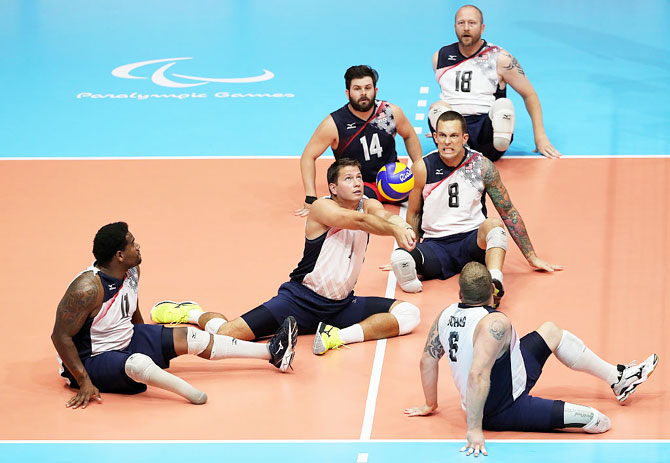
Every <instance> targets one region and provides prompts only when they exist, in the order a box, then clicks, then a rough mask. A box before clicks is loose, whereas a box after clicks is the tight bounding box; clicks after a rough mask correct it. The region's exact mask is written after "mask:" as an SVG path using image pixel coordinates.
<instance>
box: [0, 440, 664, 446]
mask: <svg viewBox="0 0 670 463" xmlns="http://www.w3.org/2000/svg"><path fill="white" fill-rule="evenodd" d="M463 440H464V439H371V440H370V442H371V443H378V444H395V443H449V442H463ZM359 442H360V440H357V439H313V440H310V439H293V440H291V439H288V440H284V439H281V440H280V439H243V440H232V439H229V440H211V439H208V440H187V439H179V440H170V441H166V440H155V439H147V440H137V439H133V440H124V439H116V440H100V439H91V440H71V439H68V440H54V439H42V440H35V439H18V440H0V445H3V444H29V445H32V444H81V445H85V444H138V445H140V444H162V445H165V444H196V445H198V444H250V445H256V444H315V443H318V444H356V443H359ZM486 442H498V443H509V444H532V443H538V444H670V439H597V440H591V439H486Z"/></svg>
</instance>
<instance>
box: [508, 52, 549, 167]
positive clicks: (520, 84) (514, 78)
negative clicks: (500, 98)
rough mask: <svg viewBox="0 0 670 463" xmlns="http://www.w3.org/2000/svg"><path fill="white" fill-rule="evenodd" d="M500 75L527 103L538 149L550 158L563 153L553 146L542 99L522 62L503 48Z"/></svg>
mask: <svg viewBox="0 0 670 463" xmlns="http://www.w3.org/2000/svg"><path fill="white" fill-rule="evenodd" d="M497 70H498V76H499V77H500V78H501V80H502V81H503V82H506V83H508V84H509V85H510V86H511V87H512V88H513V89H514V90H515V91H516V92H517V93H518V94H519V95H521V97H522V98H523V102H524V104H525V105H526V110H527V111H528V115H529V116H530V120H531V121H532V123H533V135H534V138H535V146H536V151H539V152H540V153H541V154H542V155H543V156H546V157H548V158H558V157H560V156H561V153H560V152H559V151H558V150H557V149H556V148H554V147H553V146H552V144H551V142H550V141H549V137H547V133H546V132H545V130H544V122H543V121H542V106H541V105H540V99H539V97H538V96H537V93H536V92H535V89H534V88H533V86H532V85H531V83H530V81H529V80H528V77H527V76H526V73H525V72H524V71H523V68H522V67H521V64H519V62H518V61H517V60H516V58H515V57H514V56H512V55H511V54H510V53H508V52H507V51H505V50H502V51H501V53H500V55H499V57H498V62H497Z"/></svg>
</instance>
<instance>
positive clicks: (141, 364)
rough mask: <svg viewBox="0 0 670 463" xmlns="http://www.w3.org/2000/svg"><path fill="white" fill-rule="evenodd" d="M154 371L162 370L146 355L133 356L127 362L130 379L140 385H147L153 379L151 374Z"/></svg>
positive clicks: (126, 367)
mask: <svg viewBox="0 0 670 463" xmlns="http://www.w3.org/2000/svg"><path fill="white" fill-rule="evenodd" d="M154 369H159V370H160V367H159V366H158V365H156V364H155V363H154V361H153V360H151V358H150V357H149V356H148V355H145V354H133V355H131V356H130V357H128V360H126V365H125V370H126V374H127V375H128V377H129V378H130V379H132V380H133V381H137V382H138V383H142V384H147V382H149V380H150V379H151V373H152V370H154Z"/></svg>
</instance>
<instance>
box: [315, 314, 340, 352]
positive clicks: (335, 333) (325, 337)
mask: <svg viewBox="0 0 670 463" xmlns="http://www.w3.org/2000/svg"><path fill="white" fill-rule="evenodd" d="M343 344H344V343H343V342H342V340H341V339H340V329H339V328H335V327H334V326H331V325H326V324H325V323H323V322H321V323H319V326H317V327H316V335H315V336H314V344H312V352H314V353H315V354H316V355H323V354H325V353H326V351H327V350H328V349H339V348H340V346H341V345H343Z"/></svg>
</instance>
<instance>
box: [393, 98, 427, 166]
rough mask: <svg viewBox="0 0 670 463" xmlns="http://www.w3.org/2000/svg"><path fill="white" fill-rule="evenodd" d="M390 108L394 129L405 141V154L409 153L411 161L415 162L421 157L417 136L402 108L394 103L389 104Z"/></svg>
mask: <svg viewBox="0 0 670 463" xmlns="http://www.w3.org/2000/svg"><path fill="white" fill-rule="evenodd" d="M391 108H392V109H393V117H394V118H395V124H396V130H397V131H398V134H399V135H400V136H401V137H402V138H403V140H404V141H405V149H407V154H408V155H409V158H410V159H411V160H412V162H417V161H418V160H419V159H421V158H422V157H423V153H422V151H421V142H420V141H419V137H417V135H416V132H415V131H414V127H413V126H412V123H411V122H410V121H409V120H408V119H407V116H405V113H404V112H403V111H402V109H400V108H399V107H398V106H396V105H394V104H392V105H391Z"/></svg>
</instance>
